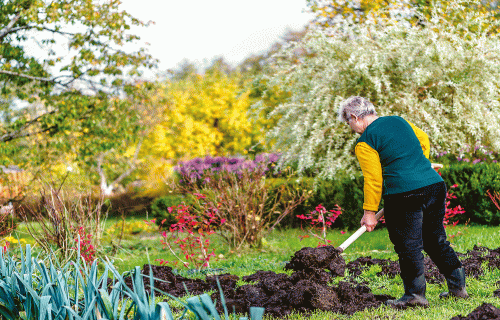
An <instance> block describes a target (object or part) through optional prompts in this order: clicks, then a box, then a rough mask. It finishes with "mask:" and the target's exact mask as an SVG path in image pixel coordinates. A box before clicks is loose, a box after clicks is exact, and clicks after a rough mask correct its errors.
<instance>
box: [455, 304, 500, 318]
mask: <svg viewBox="0 0 500 320" xmlns="http://www.w3.org/2000/svg"><path fill="white" fill-rule="evenodd" d="M450 320H500V309H498V308H497V307H495V306H494V305H492V304H491V303H483V304H482V305H480V306H479V307H477V308H476V309H474V311H472V312H471V313H469V315H468V316H466V317H464V316H462V315H458V316H456V317H453V318H451V319H450Z"/></svg>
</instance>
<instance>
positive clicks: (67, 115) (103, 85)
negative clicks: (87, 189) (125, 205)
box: [0, 0, 156, 172]
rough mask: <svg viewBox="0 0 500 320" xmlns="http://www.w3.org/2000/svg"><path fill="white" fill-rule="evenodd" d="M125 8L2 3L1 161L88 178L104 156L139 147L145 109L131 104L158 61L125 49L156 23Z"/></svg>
mask: <svg viewBox="0 0 500 320" xmlns="http://www.w3.org/2000/svg"><path fill="white" fill-rule="evenodd" d="M119 5H120V1H119V0H109V1H92V0H50V1H46V0H0V85H1V91H0V101H2V103H1V104H0V107H1V110H0V111H1V115H2V117H1V120H2V121H1V123H0V143H1V148H0V150H1V151H0V162H2V163H3V164H9V163H15V164H17V165H21V166H36V167H37V168H38V169H39V170H41V171H43V170H45V169H47V167H49V166H50V165H51V164H52V165H53V164H61V162H64V163H70V164H71V163H76V165H78V166H79V167H80V168H81V170H82V172H88V171H89V169H90V168H94V169H95V168H96V165H97V164H96V161H97V160H98V157H99V155H100V154H101V153H103V152H106V151H107V150H113V149H114V148H115V149H116V148H119V147H120V146H123V144H124V143H128V144H133V143H135V142H137V140H138V138H139V136H138V135H137V133H138V132H140V129H141V128H140V127H141V124H140V122H137V121H136V120H137V118H138V114H137V112H136V111H137V110H135V109H134V108H131V104H130V103H129V102H130V101H131V100H130V99H128V100H127V99H124V98H125V97H126V96H131V95H134V91H135V90H137V88H136V87H135V86H134V84H135V80H134V78H135V77H136V76H139V75H140V74H141V68H150V67H154V66H155V63H156V61H155V60H154V59H153V58H152V57H151V56H150V55H149V54H147V52H146V50H145V49H144V48H140V49H139V50H136V51H126V50H125V49H123V48H124V45H125V44H128V43H137V40H139V38H138V37H137V36H135V35H133V34H130V33H129V29H130V28H131V26H147V25H148V24H147V23H143V22H141V21H140V20H138V19H136V18H134V17H132V16H131V15H130V14H129V13H127V12H125V11H122V10H120V8H119ZM132 100H133V99H132ZM28 160H29V161H28Z"/></svg>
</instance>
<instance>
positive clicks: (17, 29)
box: [7, 26, 76, 36]
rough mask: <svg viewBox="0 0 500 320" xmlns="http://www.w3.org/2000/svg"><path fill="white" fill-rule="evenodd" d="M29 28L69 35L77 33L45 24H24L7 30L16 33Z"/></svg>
mask: <svg viewBox="0 0 500 320" xmlns="http://www.w3.org/2000/svg"><path fill="white" fill-rule="evenodd" d="M29 29H38V30H39V31H42V30H45V31H50V32H52V33H58V34H62V35H67V36H74V35H75V34H76V33H73V32H65V31H60V30H56V29H51V28H47V27H43V26H22V27H16V28H12V29H10V30H9V32H7V33H14V32H17V31H20V30H29Z"/></svg>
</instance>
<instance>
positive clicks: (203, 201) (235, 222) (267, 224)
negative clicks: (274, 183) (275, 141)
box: [179, 165, 309, 248]
mask: <svg viewBox="0 0 500 320" xmlns="http://www.w3.org/2000/svg"><path fill="white" fill-rule="evenodd" d="M266 170H267V167H266V166H265V165H260V166H256V167H254V168H252V169H242V170H240V171H238V172H236V173H235V172H230V171H228V170H220V171H219V172H218V174H219V175H220V177H219V179H208V180H206V181H205V183H204V184H203V185H202V186H198V185H197V184H191V185H188V186H182V185H180V186H179V188H184V192H186V193H191V194H193V195H199V194H203V195H204V196H203V197H201V198H200V197H196V198H194V197H193V199H195V200H196V201H195V203H194V204H193V209H194V210H197V212H200V213H201V212H206V211H207V209H209V208H216V209H217V210H216V211H215V214H216V216H217V218H219V219H220V220H223V219H224V220H225V223H224V224H223V225H222V226H221V227H220V228H218V229H217V230H216V233H217V234H218V235H220V236H221V237H222V238H223V239H224V240H225V241H226V243H227V244H228V245H229V246H231V247H233V248H239V247H241V246H242V245H244V244H248V245H250V246H260V244H261V240H262V238H263V236H264V234H265V233H266V232H268V231H269V230H271V229H273V228H275V227H276V226H277V225H278V224H279V223H280V222H281V221H282V219H283V218H285V217H286V216H287V215H289V214H290V213H291V212H292V211H293V210H294V209H295V208H296V207H297V205H299V204H300V203H302V202H304V200H305V199H307V198H308V197H309V194H308V193H307V191H306V190H299V189H297V190H294V189H289V192H287V193H282V194H276V193H274V194H273V193H271V192H270V188H269V187H268V185H267V184H266V177H265V175H264V173H265V172H266Z"/></svg>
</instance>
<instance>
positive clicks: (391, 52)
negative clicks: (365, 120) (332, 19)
mask: <svg viewBox="0 0 500 320" xmlns="http://www.w3.org/2000/svg"><path fill="white" fill-rule="evenodd" d="M463 5H464V2H463V1H451V2H450V4H449V6H447V7H446V8H434V9H433V11H432V16H431V18H425V17H423V19H425V25H426V26H425V27H418V26H415V27H409V26H405V25H403V24H394V23H393V22H394V21H393V20H392V19H390V18H388V19H385V20H384V21H382V20H381V22H380V23H378V24H371V23H362V24H353V25H350V26H346V27H345V28H343V29H341V28H336V29H333V30H334V33H333V34H331V35H328V34H327V32H326V31H324V30H316V31H312V32H310V33H309V34H308V35H307V36H306V38H305V39H304V40H303V41H302V42H300V43H297V44H296V45H291V46H288V47H287V48H285V49H283V50H282V51H280V53H279V54H276V55H275V56H274V59H275V61H276V62H275V63H274V64H273V65H272V67H271V68H270V69H269V70H268V72H269V75H268V83H269V86H271V87H273V86H277V87H279V88H280V89H281V90H284V91H287V92H289V93H290V98H289V99H287V100H286V102H283V103H281V104H279V105H277V106H275V107H274V108H273V110H272V112H271V113H270V114H269V116H270V117H275V118H276V119H277V125H276V126H274V127H273V130H271V131H270V132H269V135H268V138H269V140H273V141H276V145H275V147H276V148H277V149H280V150H282V151H283V157H282V159H281V162H280V165H285V164H288V163H292V162H297V163H298V171H299V172H302V171H304V170H305V169H307V168H311V169H313V170H317V171H318V177H319V178H328V179H333V178H335V176H336V174H337V173H339V172H341V171H346V172H347V173H348V174H353V173H354V172H357V171H359V167H358V165H357V161H356V159H355V156H354V150H353V149H354V145H355V142H356V139H357V136H356V135H355V134H354V133H352V132H351V130H350V129H349V128H348V127H347V126H346V125H345V124H341V123H339V122H338V121H337V120H336V111H337V109H338V105H339V103H340V102H341V101H342V100H343V99H345V98H347V97H349V96H351V95H361V96H365V97H367V98H369V99H370V100H371V101H372V102H373V103H374V104H375V105H376V109H377V111H378V113H379V115H382V116H384V115H401V116H403V117H405V118H406V119H408V120H409V121H411V122H413V123H414V124H416V125H417V126H419V127H420V128H422V129H423V130H424V131H425V132H426V133H427V134H428V135H429V137H430V140H431V155H437V154H438V153H439V152H442V151H448V152H451V153H456V154H458V153H459V149H460V148H461V146H463V145H464V144H469V145H475V144H476V143H479V144H484V145H487V146H490V147H491V148H492V149H493V150H494V151H498V150H499V148H500V140H499V139H498V137H499V136H500V135H499V133H500V130H499V128H500V127H499V123H500V119H499V115H500V112H499V107H500V104H499V89H498V88H499V84H498V79H499V75H498V71H499V68H498V67H497V65H498V60H497V57H498V53H497V51H498V50H499V49H500V46H499V44H500V42H499V38H498V36H497V35H496V34H490V33H488V32H486V31H484V32H483V31H479V30H475V31H474V28H473V26H474V25H481V24H483V23H489V26H490V27H489V28H490V29H493V28H495V26H496V25H497V24H498V22H494V23H493V22H489V20H487V19H486V18H485V17H484V16H483V15H481V14H479V13H477V12H462V6H463ZM459 12H461V14H463V15H464V20H463V21H462V22H461V23H459V24H457V25H454V24H450V23H448V22H447V21H446V19H445V18H443V17H444V16H446V15H450V14H458V13H459ZM297 47H299V48H302V49H303V50H305V51H306V52H310V55H307V56H303V57H302V58H301V59H299V60H298V61H294V60H293V59H292V57H294V56H295V54H296V53H295V50H296V48H297ZM265 108H267V107H266V106H263V105H259V104H257V105H256V109H257V110H264V109H265Z"/></svg>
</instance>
